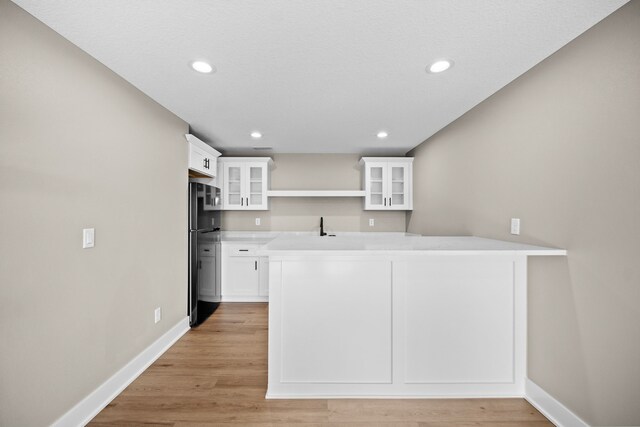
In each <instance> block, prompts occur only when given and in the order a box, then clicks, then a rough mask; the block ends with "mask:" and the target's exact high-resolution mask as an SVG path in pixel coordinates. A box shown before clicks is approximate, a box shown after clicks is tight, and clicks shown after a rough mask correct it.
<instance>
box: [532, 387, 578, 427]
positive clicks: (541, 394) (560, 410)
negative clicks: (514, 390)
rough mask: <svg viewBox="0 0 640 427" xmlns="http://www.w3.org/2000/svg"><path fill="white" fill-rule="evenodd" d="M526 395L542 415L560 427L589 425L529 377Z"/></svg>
mask: <svg viewBox="0 0 640 427" xmlns="http://www.w3.org/2000/svg"><path fill="white" fill-rule="evenodd" d="M524 397H525V399H527V401H528V402H529V403H531V405H533V406H534V407H535V408H536V409H537V410H538V411H540V412H541V413H542V415H544V416H545V417H547V418H548V419H549V421H551V422H552V423H553V424H555V425H556V426H558V427H589V424H587V423H585V422H584V421H582V420H581V419H580V417H578V416H577V415H576V414H574V413H573V412H571V411H570V410H569V409H568V408H567V407H566V406H564V405H563V404H562V403H560V402H559V401H557V400H556V399H554V397H553V396H551V395H550V394H549V393H547V392H546V391H544V390H543V389H542V388H540V386H538V385H537V384H536V383H534V382H533V381H531V380H530V379H529V378H527V379H526V381H525V385H524Z"/></svg>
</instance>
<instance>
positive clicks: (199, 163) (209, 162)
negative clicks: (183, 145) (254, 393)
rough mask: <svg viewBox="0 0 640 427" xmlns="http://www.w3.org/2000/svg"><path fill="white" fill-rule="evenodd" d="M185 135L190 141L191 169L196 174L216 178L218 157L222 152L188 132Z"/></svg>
mask: <svg viewBox="0 0 640 427" xmlns="http://www.w3.org/2000/svg"><path fill="white" fill-rule="evenodd" d="M185 137H186V138H187V141H189V170H190V171H192V172H195V173H194V174H193V175H195V176H200V175H202V176H208V177H211V178H214V177H215V176H216V170H217V169H216V168H217V161H216V159H217V158H218V157H219V156H220V153H219V152H218V151H216V150H215V149H214V148H213V147H211V146H210V145H209V144H206V143H204V142H203V141H201V140H200V139H198V138H196V137H195V136H193V135H191V134H186V135H185Z"/></svg>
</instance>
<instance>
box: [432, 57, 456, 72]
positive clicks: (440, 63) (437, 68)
mask: <svg viewBox="0 0 640 427" xmlns="http://www.w3.org/2000/svg"><path fill="white" fill-rule="evenodd" d="M452 65H453V61H451V60H449V59H439V60H437V61H436V62H434V63H433V64H431V65H429V66H428V67H427V71H428V72H430V73H433V74H437V73H441V72H443V71H447V70H448V69H449V68H451V66H452Z"/></svg>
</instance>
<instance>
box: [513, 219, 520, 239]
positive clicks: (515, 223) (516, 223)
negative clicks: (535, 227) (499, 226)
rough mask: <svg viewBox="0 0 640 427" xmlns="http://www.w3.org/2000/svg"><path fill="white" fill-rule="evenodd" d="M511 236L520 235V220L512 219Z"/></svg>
mask: <svg viewBox="0 0 640 427" xmlns="http://www.w3.org/2000/svg"><path fill="white" fill-rule="evenodd" d="M511 234H515V235H519V234H520V218H511Z"/></svg>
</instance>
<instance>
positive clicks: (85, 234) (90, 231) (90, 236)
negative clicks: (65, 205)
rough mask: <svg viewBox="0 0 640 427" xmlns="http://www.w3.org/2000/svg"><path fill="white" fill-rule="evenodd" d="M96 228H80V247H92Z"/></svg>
mask: <svg viewBox="0 0 640 427" xmlns="http://www.w3.org/2000/svg"><path fill="white" fill-rule="evenodd" d="M95 237H96V229H95V228H83V229H82V249H87V248H92V247H93V246H94V245H95Z"/></svg>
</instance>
